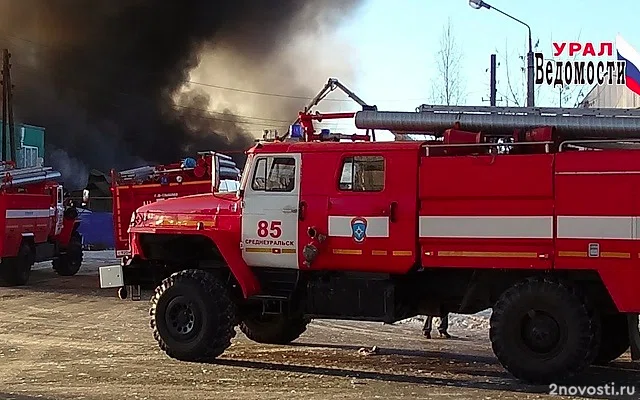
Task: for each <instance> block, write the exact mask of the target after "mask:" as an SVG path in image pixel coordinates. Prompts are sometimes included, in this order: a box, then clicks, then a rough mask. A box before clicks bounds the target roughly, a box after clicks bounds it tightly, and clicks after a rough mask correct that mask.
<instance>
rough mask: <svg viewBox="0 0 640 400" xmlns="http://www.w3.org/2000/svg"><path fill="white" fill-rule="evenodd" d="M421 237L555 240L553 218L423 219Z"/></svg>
mask: <svg viewBox="0 0 640 400" xmlns="http://www.w3.org/2000/svg"><path fill="white" fill-rule="evenodd" d="M419 234H420V237H423V238H426V237H430V238H483V239H504V238H514V239H518V238H522V239H552V238H553V217H551V216H490V217H488V216H446V217H443V216H424V215H421V216H420V227H419Z"/></svg>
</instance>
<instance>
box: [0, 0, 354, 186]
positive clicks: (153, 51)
mask: <svg viewBox="0 0 640 400" xmlns="http://www.w3.org/2000/svg"><path fill="white" fill-rule="evenodd" d="M358 4H359V0H269V1H267V0H254V1H251V0H91V1H83V0H19V1H13V0H0V14H1V15H0V42H1V43H2V44H3V46H5V47H7V48H9V50H10V52H11V53H12V59H11V61H12V80H13V84H14V86H15V89H14V110H15V114H16V120H17V121H20V122H24V123H29V124H34V125H38V126H43V127H45V129H46V155H45V158H46V161H47V164H48V165H52V166H54V167H56V168H58V169H60V170H61V172H62V173H63V176H64V178H65V179H66V183H67V184H71V186H77V187H81V186H83V185H84V180H85V179H86V175H87V172H88V169H89V168H95V169H98V170H102V171H108V170H109V169H110V168H117V169H121V168H128V167H133V166H137V165H141V164H148V163H164V162H173V161H176V160H178V159H179V158H180V157H183V156H185V155H187V154H193V152H195V151H198V150H217V151H223V152H225V151H226V152H231V153H232V154H235V155H240V157H239V158H238V161H239V162H241V161H242V156H241V154H242V151H243V150H245V149H246V148H248V147H249V146H250V145H251V144H252V143H253V138H254V136H255V134H256V133H255V132H254V131H255V130H260V129H262V126H261V124H270V125H272V126H276V127H280V128H281V129H282V128H284V129H286V125H287V124H286V123H285V122H283V121H286V120H287V119H289V120H292V119H294V118H295V116H296V112H297V111H298V110H299V109H300V108H301V107H303V106H304V105H306V103H307V100H304V99H291V98H277V97H275V98H274V97H268V96H256V97H255V98H253V99H251V100H232V101H231V103H230V102H229V101H226V102H223V101H221V100H224V97H225V96H227V95H228V93H226V94H225V92H224V91H217V92H216V91H210V90H207V87H206V86H198V85H191V86H188V87H187V88H186V89H185V87H184V84H185V82H188V81H189V80H190V79H192V78H190V72H192V71H193V70H194V69H195V68H196V67H200V68H201V69H202V71H203V72H202V74H201V75H203V76H205V77H206V78H207V79H206V82H209V83H212V84H214V85H219V84H220V82H223V83H224V82H232V83H233V84H237V87H252V88H258V89H260V90H261V91H264V92H275V93H292V94H295V95H297V96H300V97H312V96H313V95H315V92H317V90H319V89H320V86H319V85H321V84H322V83H324V81H325V80H326V78H328V76H329V75H335V74H334V73H333V72H334V71H333V70H331V69H329V70H328V71H326V72H327V75H326V76H320V77H316V79H315V81H314V80H313V79H310V80H308V81H300V80H299V79H293V78H292V77H293V76H295V74H293V73H292V72H293V71H300V70H301V69H302V70H304V68H305V64H309V70H312V68H311V67H312V65H311V64H313V63H314V60H313V59H299V58H295V57H289V58H288V59H286V60H283V59H280V58H279V54H280V52H285V51H286V50H287V49H288V48H289V46H291V43H292V41H293V39H294V38H296V37H300V36H304V35H306V36H307V37H309V38H310V39H311V42H313V38H314V35H316V34H317V35H319V34H320V33H319V32H320V31H322V30H323V29H324V30H326V28H327V27H328V29H329V30H331V29H335V28H337V27H338V26H339V25H340V24H341V23H342V22H343V21H344V20H345V18H347V17H349V16H351V14H352V12H353V11H354V10H355V9H356V6H357V5H358ZM208 55H209V56H211V58H212V60H213V61H215V62H213V63H212V65H213V66H212V67H207V63H206V57H208ZM317 56H318V57H331V58H332V59H333V60H335V61H334V62H335V64H336V68H337V67H338V65H339V64H341V63H344V59H345V57H344V55H341V54H325V55H323V54H317ZM202 57H205V62H202V63H201V61H202ZM274 63H275V64H274ZM272 65H276V66H277V68H270V66H272ZM339 68H341V69H340V70H339V71H337V72H342V71H343V70H344V69H345V67H344V66H340V67H339ZM268 70H269V71H271V72H270V73H268V74H267V73H266V72H264V73H263V71H268ZM236 71H237V74H236ZM223 76H224V77H225V78H224V79H222V78H221V77H223ZM218 77H220V79H217V78H218ZM312 81H313V84H312V83H311V82H312ZM233 99H237V98H233ZM244 99H246V97H244ZM245 101H251V102H252V104H251V107H249V109H250V110H263V111H269V112H272V111H273V112H272V113H271V114H269V115H260V116H259V117H260V118H263V119H261V120H258V119H247V118H244V117H238V116H237V114H239V113H238V112H237V110H238V109H242V106H243V104H240V103H241V102H245ZM214 102H215V103H216V109H215V112H210V111H208V110H210V107H211V104H212V103H214ZM274 110H277V112H276V111H274ZM271 115H273V117H272V116H271ZM249 116H250V115H249ZM247 122H249V123H247Z"/></svg>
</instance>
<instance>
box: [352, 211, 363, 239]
mask: <svg viewBox="0 0 640 400" xmlns="http://www.w3.org/2000/svg"><path fill="white" fill-rule="evenodd" d="M351 235H352V236H353V240H355V241H356V242H357V243H362V242H364V239H365V238H366V237H367V220H366V219H364V218H361V217H357V218H354V219H352V220H351Z"/></svg>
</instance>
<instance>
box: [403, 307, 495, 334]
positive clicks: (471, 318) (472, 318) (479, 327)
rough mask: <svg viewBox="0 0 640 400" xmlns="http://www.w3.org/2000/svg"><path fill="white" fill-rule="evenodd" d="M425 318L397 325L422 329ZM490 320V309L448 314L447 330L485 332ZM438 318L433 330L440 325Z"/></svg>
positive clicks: (409, 319)
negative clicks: (473, 312)
mask: <svg viewBox="0 0 640 400" xmlns="http://www.w3.org/2000/svg"><path fill="white" fill-rule="evenodd" d="M425 318H426V317H425V316H417V317H413V318H408V319H405V320H402V321H398V322H397V324H410V325H416V326H420V327H422V326H423V325H424V321H425ZM490 318H491V309H487V310H483V311H480V312H479V313H476V314H471V315H464V314H455V313H451V314H449V329H451V330H461V331H470V330H471V331H486V330H488V329H489V319H490ZM439 320H440V319H439V318H437V317H436V318H434V320H433V327H434V329H435V328H436V327H437V326H438V324H439V323H440V321H439Z"/></svg>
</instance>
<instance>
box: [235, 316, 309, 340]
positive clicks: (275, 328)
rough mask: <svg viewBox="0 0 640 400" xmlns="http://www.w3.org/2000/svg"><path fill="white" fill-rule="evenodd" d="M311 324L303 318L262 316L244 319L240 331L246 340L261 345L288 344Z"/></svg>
mask: <svg viewBox="0 0 640 400" xmlns="http://www.w3.org/2000/svg"><path fill="white" fill-rule="evenodd" d="M309 322H311V320H309V319H308V318H305V317H303V316H295V317H289V316H285V315H264V316H261V317H258V316H255V315H253V316H250V317H245V318H243V319H242V322H240V330H241V331H242V333H244V334H245V335H246V336H247V338H249V339H251V340H253V341H254V342H258V343H263V344H280V345H284V344H289V343H291V342H293V341H294V340H296V339H297V338H299V337H300V335H302V334H303V333H304V332H305V331H306V330H307V325H308V324H309Z"/></svg>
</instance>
